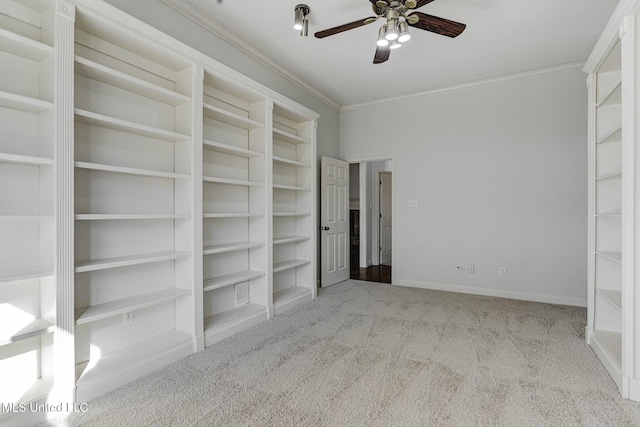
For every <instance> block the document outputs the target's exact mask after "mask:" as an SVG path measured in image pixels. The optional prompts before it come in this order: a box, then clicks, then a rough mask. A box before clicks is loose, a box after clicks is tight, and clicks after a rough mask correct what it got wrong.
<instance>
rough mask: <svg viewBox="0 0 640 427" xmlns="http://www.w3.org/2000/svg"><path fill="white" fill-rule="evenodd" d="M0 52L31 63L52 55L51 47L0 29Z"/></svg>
mask: <svg viewBox="0 0 640 427" xmlns="http://www.w3.org/2000/svg"><path fill="white" fill-rule="evenodd" d="M0 50H3V51H5V52H9V53H12V54H14V55H18V56H22V57H23V58H28V59H31V60H33V61H42V60H43V59H45V58H46V57H47V56H49V55H51V54H52V53H53V47H51V46H49V45H46V44H44V43H41V42H39V41H36V40H32V39H30V38H27V37H23V36H21V35H18V34H15V33H12V32H11V31H7V30H5V29H1V28H0Z"/></svg>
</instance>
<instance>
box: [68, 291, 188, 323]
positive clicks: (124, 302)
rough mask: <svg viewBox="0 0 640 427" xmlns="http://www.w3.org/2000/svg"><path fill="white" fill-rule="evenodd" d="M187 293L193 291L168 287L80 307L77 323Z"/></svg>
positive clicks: (114, 314) (100, 318) (115, 314)
mask: <svg viewBox="0 0 640 427" xmlns="http://www.w3.org/2000/svg"><path fill="white" fill-rule="evenodd" d="M187 295H191V291H189V290H186V289H179V288H168V289H162V290H159V291H156V292H150V293H148V294H142V295H135V296H132V297H129V298H122V299H119V300H115V301H110V302H105V303H102V304H96V305H93V306H91V307H84V308H79V309H77V310H76V325H83V324H85V323H90V322H95V321H97V320H102V319H106V318H108V317H112V316H117V315H119V314H123V313H126V312H129V311H134V310H140V309H142V308H146V307H152V306H154V305H158V304H162V303H164V302H168V301H172V300H175V299H178V298H180V297H184V296H187Z"/></svg>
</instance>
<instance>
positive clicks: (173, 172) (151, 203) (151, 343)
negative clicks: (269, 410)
mask: <svg viewBox="0 0 640 427" xmlns="http://www.w3.org/2000/svg"><path fill="white" fill-rule="evenodd" d="M74 53H75V65H74V66H75V74H74V80H75V85H74V94H75V96H74V111H75V137H74V147H75V153H74V155H75V161H74V165H75V242H74V245H75V287H74V289H75V298H74V300H75V316H76V322H75V323H76V331H75V337H76V354H75V358H76V366H77V375H78V377H77V381H78V383H77V387H78V395H79V396H82V397H84V398H85V399H87V398H92V397H94V396H95V395H99V394H101V392H102V389H103V386H102V383H109V382H113V381H114V379H117V378H120V379H121V381H125V380H126V381H128V380H130V379H131V377H132V375H134V376H139V375H140V374H143V373H144V372H148V371H149V370H151V369H153V368H154V367H155V366H157V360H158V358H164V357H169V358H172V357H173V358H179V357H181V356H183V355H185V354H189V353H190V352H191V351H192V347H193V345H192V340H193V336H194V333H195V329H194V324H193V322H190V321H189V318H190V317H192V314H191V311H190V310H189V307H193V305H194V304H193V301H194V292H195V290H194V274H193V263H192V259H193V253H192V252H193V236H192V232H193V225H192V221H193V220H194V219H193V212H192V205H193V203H192V198H193V197H194V194H193V186H192V177H193V171H192V160H193V156H194V143H193V138H192V130H193V124H194V118H193V100H192V89H193V80H194V66H193V65H192V64H191V63H190V62H189V61H187V60H185V59H183V58H180V57H179V56H177V55H175V54H171V53H170V52H163V51H160V50H159V49H158V47H157V46H155V45H154V44H153V43H151V42H148V41H146V40H144V39H141V38H139V37H136V35H135V34H134V33H132V32H131V31H130V30H127V29H126V28H121V27H119V26H116V25H113V26H111V27H110V26H109V25H108V24H105V23H103V22H100V17H98V16H93V15H91V14H89V13H83V12H79V13H78V14H77V16H76V30H75V52H74ZM167 355H172V356H167ZM161 363H164V362H161Z"/></svg>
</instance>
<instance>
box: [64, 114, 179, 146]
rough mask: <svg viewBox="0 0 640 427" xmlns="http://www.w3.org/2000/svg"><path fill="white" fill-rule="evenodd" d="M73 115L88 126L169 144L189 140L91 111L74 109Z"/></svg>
mask: <svg viewBox="0 0 640 427" xmlns="http://www.w3.org/2000/svg"><path fill="white" fill-rule="evenodd" d="M75 114H76V118H77V119H78V120H80V121H81V122H84V123H88V124H90V125H95V126H100V127H104V128H109V129H114V130H118V131H122V132H128V133H133V134H136V135H140V136H145V137H149V138H154V139H161V140H164V141H169V142H179V141H186V140H189V139H190V138H191V137H190V136H188V135H183V134H180V133H177V132H172V131H168V130H165V129H160V128H155V127H151V126H146V125H141V124H138V123H133V122H128V121H126V120H121V119H116V118H114V117H109V116H105V115H102V114H98V113H92V112H91V111H85V110H80V109H76V111H75Z"/></svg>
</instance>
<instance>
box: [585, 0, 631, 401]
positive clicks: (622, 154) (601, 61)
mask: <svg viewBox="0 0 640 427" xmlns="http://www.w3.org/2000/svg"><path fill="white" fill-rule="evenodd" d="M632 3H633V2H622V3H621V5H620V6H619V8H618V10H617V11H616V13H615V14H614V19H612V20H611V21H610V22H609V25H608V27H607V29H606V30H605V32H604V33H603V36H602V38H601V40H600V41H599V42H598V44H597V45H596V48H595V49H594V52H593V53H592V55H591V57H590V58H589V60H588V61H587V64H586V66H585V71H587V72H588V73H589V79H588V86H589V149H588V153H589V187H588V188H589V236H588V247H589V263H588V268H589V274H588V277H589V293H588V323H587V330H586V338H587V342H588V343H589V344H590V345H591V347H592V348H593V350H594V352H595V353H596V355H597V356H598V357H599V358H600V360H601V361H602V363H603V365H604V366H605V368H606V369H607V371H608V372H609V374H610V375H611V377H612V378H613V379H614V381H615V382H616V384H617V385H618V388H619V389H620V392H621V394H622V395H623V397H626V398H630V399H634V400H640V382H639V381H640V377H639V376H638V375H637V374H636V373H635V370H634V366H636V365H637V363H638V362H640V354H638V352H637V351H636V349H635V348H634V347H635V345H634V344H633V343H634V342H635V341H636V336H637V334H638V333H639V332H640V325H638V324H637V320H636V316H635V312H636V308H635V307H636V304H635V302H634V294H635V280H634V270H635V263H636V261H635V258H634V243H633V242H634V223H635V217H634V200H635V198H636V197H637V196H636V195H635V192H634V187H635V185H636V182H635V181H634V180H635V178H634V167H635V165H634V163H635V162H636V160H635V156H636V154H635V153H634V151H635V150H634V145H635V143H634V140H635V131H634V129H635V124H636V121H637V119H636V117H634V113H633V112H634V110H635V108H634V105H635V103H636V101H637V100H636V99H635V98H634V90H633V88H634V86H635V85H637V84H638V77H637V75H638V73H637V69H636V65H635V64H634V62H633V57H634V55H637V53H638V48H637V47H636V46H638V43H637V41H636V31H635V26H636V19H637V17H636V14H637V11H638V9H639V8H640V5H639V4H638V3H640V2H635V3H636V4H635V6H633V7H631V5H632Z"/></svg>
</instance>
